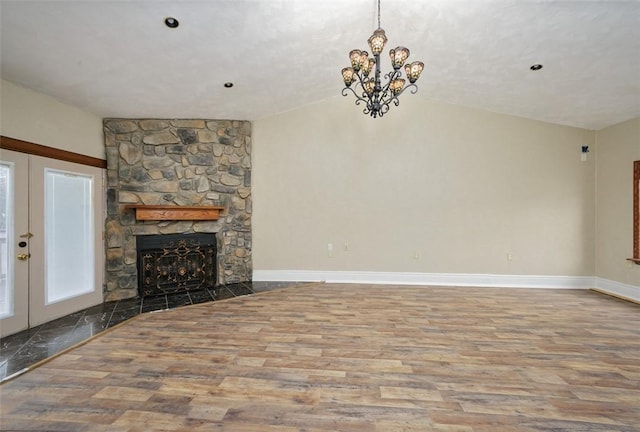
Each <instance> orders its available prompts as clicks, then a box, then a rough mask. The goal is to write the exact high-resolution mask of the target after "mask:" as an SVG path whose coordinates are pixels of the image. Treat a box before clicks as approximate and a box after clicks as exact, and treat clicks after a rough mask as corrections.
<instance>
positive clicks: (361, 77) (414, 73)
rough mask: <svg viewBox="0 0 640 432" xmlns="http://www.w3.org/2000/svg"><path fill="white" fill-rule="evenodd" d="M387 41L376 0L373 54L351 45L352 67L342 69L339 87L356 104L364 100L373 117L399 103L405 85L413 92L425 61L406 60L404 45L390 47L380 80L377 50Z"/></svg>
mask: <svg viewBox="0 0 640 432" xmlns="http://www.w3.org/2000/svg"><path fill="white" fill-rule="evenodd" d="M386 43H387V37H386V36H385V34H384V30H382V28H380V0H378V29H377V30H376V31H374V32H373V34H372V35H371V37H370V38H369V48H371V53H372V54H373V58H371V57H369V53H368V52H366V51H360V50H358V49H354V50H352V51H351V52H350V53H349V60H351V67H346V68H344V69H342V79H343V80H344V85H345V86H346V87H345V88H343V89H342V96H347V95H348V94H349V91H351V93H353V95H354V96H355V97H356V105H360V103H361V102H363V103H364V104H365V109H364V110H363V111H362V112H363V113H364V114H368V115H370V116H371V117H373V118H376V117H378V116H380V117H382V116H383V115H385V114H386V113H387V111H389V105H390V104H391V102H393V104H394V105H395V106H398V105H400V101H399V100H398V96H400V95H401V94H402V93H404V91H405V90H407V89H408V88H411V93H412V94H415V93H416V92H417V91H418V86H417V85H416V84H415V82H416V81H417V80H418V78H420V73H421V72H422V69H424V63H422V62H419V61H415V62H413V63H408V62H407V63H406V64H405V61H407V58H408V57H409V50H408V49H407V48H405V47H402V46H399V47H396V48H393V49H392V50H390V51H389V57H390V58H391V66H392V67H393V70H392V71H391V72H389V73H387V74H385V75H384V80H385V82H384V84H383V83H382V81H381V78H380V53H381V52H382V50H383V49H384V45H385V44H386ZM402 69H404V71H405V74H406V77H407V79H408V80H409V85H407V86H405V83H406V80H405V79H404V78H402ZM371 72H373V76H372V77H370V76H369V75H370V74H371ZM353 83H355V85H354V87H355V90H354V87H351V85H352V84H353Z"/></svg>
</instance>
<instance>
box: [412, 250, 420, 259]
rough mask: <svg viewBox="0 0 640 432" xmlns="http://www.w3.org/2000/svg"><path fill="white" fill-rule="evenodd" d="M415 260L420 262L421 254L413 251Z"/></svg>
mask: <svg viewBox="0 0 640 432" xmlns="http://www.w3.org/2000/svg"><path fill="white" fill-rule="evenodd" d="M413 259H414V260H419V259H420V252H418V251H413Z"/></svg>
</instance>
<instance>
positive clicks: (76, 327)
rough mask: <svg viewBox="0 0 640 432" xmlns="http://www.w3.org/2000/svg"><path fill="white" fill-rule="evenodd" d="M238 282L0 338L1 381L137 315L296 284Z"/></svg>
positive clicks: (114, 304) (107, 308) (127, 303)
mask: <svg viewBox="0 0 640 432" xmlns="http://www.w3.org/2000/svg"><path fill="white" fill-rule="evenodd" d="M297 284H299V282H241V283H237V284H230V285H221V286H217V287H215V288H214V289H203V290H199V291H190V292H187V293H179V294H173V295H163V296H157V297H148V298H133V299H126V300H118V301H111V302H106V303H102V304H99V305H96V306H93V307H90V308H87V309H84V310H81V311H78V312H75V313H72V314H70V315H67V316H64V317H62V318H58V319H56V320H53V321H50V322H47V323H45V324H41V325H39V326H37V327H33V328H30V329H28V330H24V331H21V332H19V333H16V334H13V335H11V336H7V337H5V338H2V339H0V382H2V381H5V380H7V379H9V378H12V377H13V376H15V375H19V374H21V373H23V372H26V371H27V370H28V369H29V367H30V366H33V365H34V364H36V363H38V362H40V361H42V360H44V359H46V358H48V357H51V356H53V355H55V354H56V353H59V352H60V351H62V350H65V349H67V348H69V347H71V346H73V345H75V344H77V343H79V342H82V341H83V340H86V339H88V338H90V337H92V336H95V335H96V334H98V333H100V332H102V331H104V330H106V329H108V328H110V327H113V326H115V325H116V324H119V323H121V322H123V321H126V320H128V319H129V318H133V317H134V316H136V315H139V314H141V313H145V312H152V311H156V310H165V309H174V308H177V307H180V306H187V305H192V304H198V303H205V302H210V301H215V300H223V299H228V298H232V297H238V296H243V295H248V294H255V293H258V292H262V291H269V290H273V289H278V288H284V287H288V286H293V285H297Z"/></svg>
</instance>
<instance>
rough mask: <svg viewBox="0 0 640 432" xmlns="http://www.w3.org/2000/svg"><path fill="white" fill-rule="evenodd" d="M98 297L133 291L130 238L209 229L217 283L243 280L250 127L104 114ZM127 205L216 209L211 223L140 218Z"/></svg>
mask: <svg viewBox="0 0 640 432" xmlns="http://www.w3.org/2000/svg"><path fill="white" fill-rule="evenodd" d="M104 134H105V144H106V151H107V182H108V184H107V207H108V213H107V222H106V239H105V243H106V260H107V264H106V284H105V300H117V299H124V298H130V297H135V296H136V295H137V293H138V274H137V268H136V236H139V235H152V234H178V233H216V239H217V253H218V257H217V258H218V259H217V263H218V264H217V265H218V269H217V275H218V280H217V283H221V284H232V283H237V282H247V281H250V280H251V274H252V261H251V213H252V202H251V124H250V123H249V122H246V121H230V120H200V119H198V120H158V119H152V120H148V119H144V120H132V119H105V120H104ZM131 204H145V205H175V206H221V207H224V211H223V212H222V215H221V217H220V219H218V220H215V221H147V220H145V221H140V220H138V221H137V220H136V218H135V213H134V210H132V209H130V208H126V207H127V206H128V205H131Z"/></svg>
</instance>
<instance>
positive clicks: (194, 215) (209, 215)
mask: <svg viewBox="0 0 640 432" xmlns="http://www.w3.org/2000/svg"><path fill="white" fill-rule="evenodd" d="M124 208H125V209H133V210H134V211H135V212H136V220H218V219H219V218H220V213H221V212H222V211H223V210H224V207H216V206H175V205H145V204H128V205H126V206H125V207H124Z"/></svg>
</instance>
